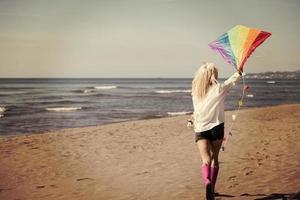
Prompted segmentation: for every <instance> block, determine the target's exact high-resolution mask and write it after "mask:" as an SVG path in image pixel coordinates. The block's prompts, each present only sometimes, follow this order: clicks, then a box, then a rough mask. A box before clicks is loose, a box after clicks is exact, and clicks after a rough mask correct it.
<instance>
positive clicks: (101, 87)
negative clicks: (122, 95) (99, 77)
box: [94, 85, 117, 90]
mask: <svg viewBox="0 0 300 200" xmlns="http://www.w3.org/2000/svg"><path fill="white" fill-rule="evenodd" d="M115 88H117V86H115V85H102V86H94V89H96V90H110V89H115Z"/></svg>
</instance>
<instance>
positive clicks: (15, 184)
mask: <svg viewBox="0 0 300 200" xmlns="http://www.w3.org/2000/svg"><path fill="white" fill-rule="evenodd" d="M231 114H232V112H226V120H227V121H228V123H226V127H228V126H229V125H230V123H231V122H230V121H231ZM187 119H188V116H176V117H170V118H160V119H148V120H139V121H132V122H123V123H115V124H110V125H103V126H95V127H86V128H73V129H65V130H61V131H56V132H51V133H46V134H34V135H25V136H24V135H23V136H13V137H7V138H0V199H5V200H6V199H7V200H10V199H12V200H13V199H57V200H58V199H89V200H94V199H95V200H96V199H97V200H99V199H105V200H109V199H118V200H119V199H120V200H121V199H122V200H127V199H128V200H129V199H130V200H131V199H141V200H142V199H155V200H156V199H163V200H169V199H175V200H176V199H178V200H179V199H185V200H194V199H204V198H203V195H204V193H203V191H204V189H203V184H202V179H201V174H200V165H201V160H200V156H199V152H198V149H197V146H196V144H195V143H194V134H193V131H192V129H189V128H187V127H186V121H187ZM299 119H300V104H294V105H282V106H274V107H265V108H254V109H245V110H242V111H241V112H240V115H239V116H238V118H237V121H236V124H235V125H234V128H233V137H232V138H231V139H230V141H229V143H228V144H227V147H226V149H225V152H222V153H221V154H220V160H221V164H220V168H221V171H220V176H219V179H218V183H217V186H216V187H217V192H219V193H220V194H221V196H220V197H217V199H239V200H240V199H272V198H273V197H275V196H276V197H278V198H279V197H280V196H281V197H289V198H291V199H292V196H295V195H296V193H298V198H299V190H300V160H299V153H300V145H299V140H300V137H299V132H300V124H299ZM274 193H276V194H274ZM273 199H275V198H273ZM279 199H280V198H279Z"/></svg>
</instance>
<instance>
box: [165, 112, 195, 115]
mask: <svg viewBox="0 0 300 200" xmlns="http://www.w3.org/2000/svg"><path fill="white" fill-rule="evenodd" d="M191 113H192V112H190V111H181V112H168V115H170V116H176V115H188V114H191Z"/></svg>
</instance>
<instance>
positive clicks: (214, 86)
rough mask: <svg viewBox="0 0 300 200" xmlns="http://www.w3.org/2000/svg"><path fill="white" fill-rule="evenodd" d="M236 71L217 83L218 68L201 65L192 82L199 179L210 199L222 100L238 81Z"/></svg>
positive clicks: (221, 133) (219, 141)
mask: <svg viewBox="0 0 300 200" xmlns="http://www.w3.org/2000/svg"><path fill="white" fill-rule="evenodd" d="M240 77H241V72H236V73H235V74H234V75H232V76H231V77H230V78H229V79H227V80H226V81H225V82H224V83H221V84H220V83H219V82H218V80H217V79H218V69H217V68H216V67H215V65H214V64H213V63H206V64H203V65H202V66H201V67H200V68H199V69H198V71H197V72H196V74H195V77H194V80H193V83H192V99H193V106H194V113H193V119H194V122H193V125H194V131H195V141H196V143H197V145H198V148H199V150H200V155H201V159H202V166H201V171H202V176H203V180H204V184H205V188H206V199H209V200H211V199H214V194H215V193H214V191H215V185H216V181H217V176H218V172H219V162H218V156H219V151H220V148H221V145H222V141H223V138H224V118H225V117H224V100H225V97H226V95H227V93H228V91H229V89H230V88H231V87H232V86H233V85H234V84H235V83H236V82H237V81H238V80H239V79H240Z"/></svg>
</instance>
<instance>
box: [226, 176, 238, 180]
mask: <svg viewBox="0 0 300 200" xmlns="http://www.w3.org/2000/svg"><path fill="white" fill-rule="evenodd" d="M235 178H236V176H229V177H228V179H227V180H228V181H235Z"/></svg>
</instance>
